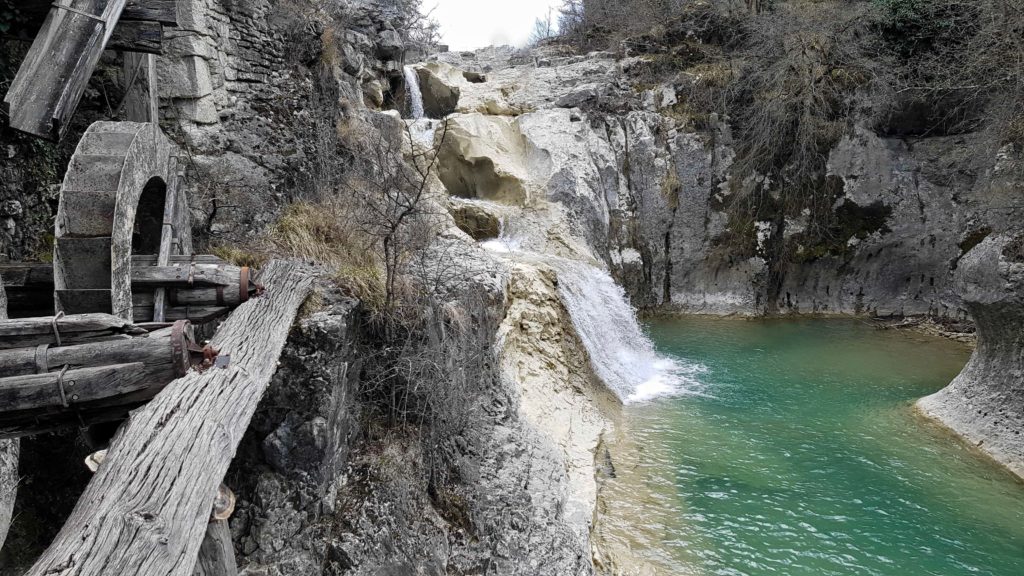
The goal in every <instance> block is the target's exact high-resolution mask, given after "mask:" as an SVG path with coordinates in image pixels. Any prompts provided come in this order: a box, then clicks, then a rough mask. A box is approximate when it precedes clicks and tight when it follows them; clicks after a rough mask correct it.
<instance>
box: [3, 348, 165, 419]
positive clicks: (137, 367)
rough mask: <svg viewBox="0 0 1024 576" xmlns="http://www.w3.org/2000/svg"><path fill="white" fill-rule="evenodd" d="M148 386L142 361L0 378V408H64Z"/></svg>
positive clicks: (150, 382) (149, 380)
mask: <svg viewBox="0 0 1024 576" xmlns="http://www.w3.org/2000/svg"><path fill="white" fill-rule="evenodd" d="M62 382H63V385H62V384H61V383H62ZM151 384H153V381H152V380H151V379H149V378H148V377H147V374H146V365H145V364H143V363H142V362H134V363H130V364H115V365H111V366H101V367H98V368H80V369H78V370H68V371H66V372H63V373H62V372H50V373H47V374H32V375H31V376H11V377H9V378H0V406H3V407H4V408H5V409H7V410H35V409H38V408H41V407H44V406H50V407H67V406H72V405H75V404H79V403H82V402H94V401H96V400H101V399H105V398H112V397H116V396H120V395H123V394H128V393H130V392H138V391H139V390H145V389H146V388H147V387H149V386H150V385H151ZM2 420H3V414H2V413H0V421H2Z"/></svg>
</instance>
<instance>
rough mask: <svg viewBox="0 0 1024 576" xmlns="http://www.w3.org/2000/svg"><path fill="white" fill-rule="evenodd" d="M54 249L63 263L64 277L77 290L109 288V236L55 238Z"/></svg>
mask: <svg viewBox="0 0 1024 576" xmlns="http://www.w3.org/2000/svg"><path fill="white" fill-rule="evenodd" d="M55 249H56V251H57V254H58V256H59V257H60V259H61V261H62V262H63V263H64V278H65V281H66V282H67V283H68V285H69V286H74V287H75V289H78V290H94V289H109V288H110V237H106V238H72V237H68V236H65V237H63V238H57V240H56V243H55Z"/></svg>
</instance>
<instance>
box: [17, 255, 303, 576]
mask: <svg viewBox="0 0 1024 576" xmlns="http://www.w3.org/2000/svg"><path fill="white" fill-rule="evenodd" d="M261 280H265V284H266V287H267V292H266V294H265V295H264V296H263V297H261V298H256V299H254V300H250V301H249V302H247V303H246V304H244V305H242V306H241V307H239V308H238V309H237V310H236V311H235V313H234V314H232V315H231V317H229V318H228V319H227V321H226V322H225V323H224V324H223V326H221V328H220V330H219V331H218V332H217V334H216V336H214V339H213V342H212V345H213V346H214V347H216V348H218V349H219V350H220V351H221V358H224V357H225V356H230V360H231V361H230V365H228V366H227V367H226V368H212V369H209V370H206V371H205V372H202V373H200V372H190V373H189V374H188V375H187V376H186V377H184V378H181V379H179V380H176V381H174V382H173V383H171V385H170V386H168V387H167V388H166V389H165V390H164V391H163V392H162V393H160V394H159V395H158V396H157V397H156V398H155V399H154V400H153V401H152V402H150V403H149V404H147V405H146V406H145V407H143V408H142V409H140V410H137V411H135V412H133V413H132V416H131V418H130V419H129V421H128V422H127V423H125V424H124V425H122V426H121V428H120V430H119V431H118V434H117V436H115V437H114V439H113V442H112V444H111V447H110V451H109V452H108V454H107V457H106V460H105V461H104V463H103V466H101V467H100V469H99V471H98V472H97V473H96V476H95V477H94V478H93V480H92V481H91V482H90V483H89V486H88V487H87V488H86V489H85V492H84V493H83V494H82V497H81V498H80V499H79V501H78V504H77V505H76V506H75V509H74V511H73V512H72V513H71V516H70V517H69V518H68V521H67V523H66V524H65V525H64V527H63V528H62V529H61V531H60V533H59V534H58V535H57V537H56V539H55V540H54V541H53V543H52V544H51V546H50V547H49V548H48V549H47V550H46V552H44V553H43V554H42V556H41V557H40V558H39V560H38V561H37V562H36V564H35V565H34V566H33V567H32V568H31V569H30V570H29V571H28V572H27V574H26V576H43V575H47V576H73V575H74V576H85V575H88V576H102V575H114V574H119V575H120V574H123V575H135V574H160V575H161V576H191V574H192V571H193V568H194V564H195V559H196V558H197V557H198V554H199V548H200V544H201V543H202V541H203V538H204V537H205V534H206V528H207V523H208V521H209V513H210V508H211V504H212V502H213V498H214V496H215V494H216V493H217V488H218V486H219V485H220V483H221V481H222V480H223V478H224V475H225V473H226V472H227V469H228V465H229V464H230V462H231V459H232V458H233V457H234V455H235V451H236V450H237V448H238V444H239V442H240V441H241V439H242V436H243V434H244V432H245V429H246V428H247V427H248V425H249V422H250V420H251V419H252V416H253V413H254V412H255V411H256V407H257V404H258V403H259V401H260V399H261V398H262V396H263V393H264V391H265V390H266V388H267V385H268V384H269V382H270V378H271V376H272V375H273V373H274V371H275V370H276V368H277V359H278V357H279V356H280V354H281V349H282V348H283V347H284V343H285V340H286V338H287V335H288V331H289V329H290V327H291V324H292V322H293V321H294V318H295V314H296V313H297V312H298V309H299V306H300V305H301V304H302V302H303V301H304V300H305V299H306V296H308V295H309V293H310V291H311V290H312V278H311V276H310V274H309V273H308V272H307V271H306V270H305V268H304V267H303V266H302V265H301V264H298V263H293V262H272V263H271V264H270V265H269V266H267V269H266V271H265V273H264V274H263V276H262V277H261ZM112 494H116V495H117V497H116V498H112V497H111V495H112Z"/></svg>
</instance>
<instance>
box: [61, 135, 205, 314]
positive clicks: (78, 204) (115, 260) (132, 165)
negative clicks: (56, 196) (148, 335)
mask: <svg viewBox="0 0 1024 576" xmlns="http://www.w3.org/2000/svg"><path fill="white" fill-rule="evenodd" d="M171 149H172V147H171V143H170V141H169V140H168V139H167V137H166V136H165V135H164V134H163V132H162V131H160V130H158V129H156V130H155V129H154V127H153V125H152V124H148V123H135V122H97V123H95V124H93V125H92V126H91V127H89V129H88V130H87V131H86V133H85V135H83V136H82V140H81V141H80V142H79V143H78V148H77V149H76V150H75V154H74V156H73V157H72V158H71V163H70V164H69V165H68V171H67V174H66V175H65V177H64V184H63V186H62V187H61V194H60V207H59V209H58V211H57V222H56V226H55V234H54V238H55V242H54V244H55V245H54V254H53V280H54V289H55V292H54V296H55V301H56V308H57V311H58V312H63V313H65V314H85V313H92V312H105V313H111V314H113V315H115V316H119V317H121V318H124V319H126V320H130V321H131V320H135V314H134V302H133V299H132V289H131V288H132V279H131V271H132V256H133V255H152V256H155V257H156V262H155V264H156V265H158V266H167V265H168V264H169V263H170V257H171V256H172V255H185V254H191V253H192V237H191V227H190V224H189V213H188V207H187V204H186V202H185V198H184V194H183V192H182V191H181V187H180V186H179V183H180V182H179V180H180V175H179V174H178V162H177V158H176V157H174V156H172V155H171ZM153 299H154V317H152V318H150V320H155V321H163V320H164V318H163V310H162V304H163V296H161V295H158V294H154V297H153ZM158 299H159V300H160V301H159V302H157V300H158ZM157 304H160V305H161V306H160V307H156V305H157Z"/></svg>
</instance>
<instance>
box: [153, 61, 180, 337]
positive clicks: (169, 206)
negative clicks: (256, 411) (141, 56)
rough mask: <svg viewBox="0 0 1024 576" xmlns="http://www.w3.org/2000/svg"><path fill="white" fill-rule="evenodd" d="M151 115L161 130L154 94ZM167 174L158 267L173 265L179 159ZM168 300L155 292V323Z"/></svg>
mask: <svg viewBox="0 0 1024 576" xmlns="http://www.w3.org/2000/svg"><path fill="white" fill-rule="evenodd" d="M150 65H151V69H152V70H151V72H150V85H149V89H150V90H151V91H152V90H153V87H154V86H155V83H156V67H155V64H153V63H152V62H150ZM150 114H151V115H152V117H153V118H156V120H153V122H155V123H154V127H155V129H156V130H159V129H160V123H159V112H158V108H157V104H156V96H155V94H153V93H152V92H151V93H150ZM167 173H168V174H169V175H170V179H171V180H170V182H168V183H167V190H166V191H165V193H164V220H163V226H162V227H161V229H160V250H159V252H157V254H156V265H157V266H167V265H168V264H170V263H171V249H172V248H173V243H174V236H175V230H174V213H175V211H176V210H177V209H178V206H177V203H178V159H177V158H176V157H174V156H171V160H170V166H168V169H167ZM166 300H167V290H166V288H164V287H159V288H157V289H156V291H154V292H153V317H152V319H153V322H163V321H164V318H165V316H164V307H165V305H166Z"/></svg>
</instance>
